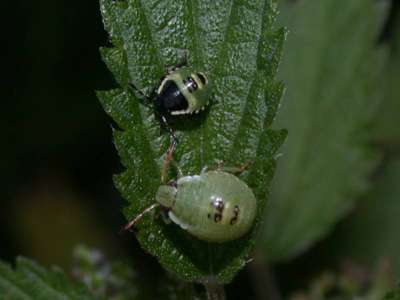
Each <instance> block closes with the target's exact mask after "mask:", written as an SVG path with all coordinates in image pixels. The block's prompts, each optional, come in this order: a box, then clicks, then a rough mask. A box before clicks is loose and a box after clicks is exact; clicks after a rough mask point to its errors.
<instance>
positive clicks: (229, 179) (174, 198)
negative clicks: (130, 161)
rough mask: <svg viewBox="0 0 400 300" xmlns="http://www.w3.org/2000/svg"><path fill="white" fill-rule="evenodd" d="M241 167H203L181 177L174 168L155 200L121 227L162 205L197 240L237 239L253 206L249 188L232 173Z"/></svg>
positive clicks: (249, 222)
mask: <svg viewBox="0 0 400 300" xmlns="http://www.w3.org/2000/svg"><path fill="white" fill-rule="evenodd" d="M227 170H229V172H228V171H227ZM243 170H244V168H217V169H215V170H208V169H203V171H202V172H201V173H200V174H199V175H194V176H182V174H181V172H180V171H179V169H178V178H177V180H176V181H173V182H170V183H169V184H165V183H163V184H162V185H161V186H160V187H159V188H158V191H157V193H156V196H155V200H156V202H155V203H154V204H153V205H151V206H150V207H149V208H147V209H145V210H144V211H143V212H142V213H141V214H139V215H138V216H137V217H136V218H135V219H134V220H132V221H131V222H129V223H128V224H127V225H126V227H125V229H129V228H130V227H132V226H134V225H135V224H136V223H137V222H138V221H139V220H140V219H141V218H142V217H143V215H144V214H146V213H147V212H149V211H151V210H153V209H155V208H157V207H162V208H164V209H165V210H166V211H167V212H168V216H169V218H170V219H171V220H172V221H173V222H174V223H176V224H178V225H179V226H180V227H181V228H182V229H184V230H186V231H188V232H189V233H190V234H192V235H193V236H195V237H197V238H199V239H201V240H204V241H208V242H215V243H223V242H227V241H231V240H235V239H238V238H240V237H242V236H243V235H245V234H246V233H247V232H248V231H249V230H250V229H251V227H252V225H253V223H254V219H255V215H256V209H257V201H256V198H255V196H254V193H253V191H252V190H251V189H250V188H249V187H248V186H247V184H246V183H245V182H244V181H242V180H241V179H239V178H238V177H237V176H235V175H233V174H232V172H235V173H236V172H241V171H243Z"/></svg>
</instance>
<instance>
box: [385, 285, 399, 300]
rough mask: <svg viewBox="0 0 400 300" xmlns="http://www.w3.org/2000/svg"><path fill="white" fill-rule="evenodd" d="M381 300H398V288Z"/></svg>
mask: <svg viewBox="0 0 400 300" xmlns="http://www.w3.org/2000/svg"><path fill="white" fill-rule="evenodd" d="M383 300H400V286H398V287H397V288H396V289H395V290H393V291H391V292H389V293H388V294H387V295H386V296H385V298H384V299H383Z"/></svg>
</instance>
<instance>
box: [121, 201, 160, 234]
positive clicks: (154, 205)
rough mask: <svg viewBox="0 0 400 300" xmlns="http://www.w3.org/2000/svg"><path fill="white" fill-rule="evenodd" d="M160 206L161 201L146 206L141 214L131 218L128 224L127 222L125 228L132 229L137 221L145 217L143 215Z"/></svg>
mask: <svg viewBox="0 0 400 300" xmlns="http://www.w3.org/2000/svg"><path fill="white" fill-rule="evenodd" d="M158 206H160V204H159V203H154V204H152V205H150V206H149V207H148V208H146V209H145V210H144V211H142V212H141V213H140V214H138V215H137V216H136V217H135V218H134V219H133V220H131V221H130V222H129V223H128V224H126V225H125V227H124V230H130V229H131V228H132V227H133V226H135V224H136V223H137V222H139V221H140V219H142V218H143V216H144V215H145V214H147V213H149V212H150V211H152V210H153V209H155V208H157V207H158Z"/></svg>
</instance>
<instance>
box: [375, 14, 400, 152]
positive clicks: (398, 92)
mask: <svg viewBox="0 0 400 300" xmlns="http://www.w3.org/2000/svg"><path fill="white" fill-rule="evenodd" d="M392 28H393V30H392V40H391V45H390V46H391V51H390V59H389V60H388V63H387V65H386V76H385V81H384V83H383V85H382V89H383V91H384V93H385V99H384V101H383V103H382V105H381V106H380V109H379V114H378V115H377V120H376V123H375V126H374V130H375V139H376V140H377V141H378V142H380V143H381V144H383V145H384V146H386V147H387V148H393V146H395V147H397V149H398V148H399V146H400V130H399V124H398V114H399V112H400V101H399V98H400V85H399V78H400V17H397V19H396V21H395V22H394V24H393V27H392Z"/></svg>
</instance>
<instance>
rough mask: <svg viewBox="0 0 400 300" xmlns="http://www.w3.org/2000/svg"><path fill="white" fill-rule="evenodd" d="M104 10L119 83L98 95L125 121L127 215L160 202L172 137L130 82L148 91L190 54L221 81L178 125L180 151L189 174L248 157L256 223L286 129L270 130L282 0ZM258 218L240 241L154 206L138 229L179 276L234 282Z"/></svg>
mask: <svg viewBox="0 0 400 300" xmlns="http://www.w3.org/2000/svg"><path fill="white" fill-rule="evenodd" d="M101 10H102V14H103V20H104V23H105V27H106V29H107V30H108V32H109V33H110V36H111V40H112V42H113V44H114V46H115V47H114V48H110V49H109V48H103V49H102V55H103V58H104V61H105V62H106V64H107V65H108V67H109V69H110V70H111V71H112V72H113V74H114V76H115V79H116V81H117V83H118V84H119V85H120V88H118V89H115V90H112V91H106V92H99V93H98V96H99V98H100V100H101V102H102V104H103V106H104V109H105V110H106V112H107V113H109V114H110V115H111V116H112V117H113V119H114V120H115V121H116V122H117V124H118V126H119V127H120V128H121V129H122V130H114V140H115V144H116V147H117V149H118V152H119V154H120V156H121V159H122V162H123V164H124V166H125V167H126V171H125V172H124V173H122V174H121V175H118V176H116V177H115V183H116V186H117V187H118V189H119V191H120V192H121V194H122V195H123V197H124V198H125V199H127V200H128V202H129V206H128V207H127V208H126V209H125V215H126V217H127V219H128V220H130V219H132V218H134V217H135V216H136V215H138V214H139V213H140V212H142V211H143V210H144V209H145V208H147V207H148V206H149V205H151V204H152V203H153V202H154V196H155V193H156V190H157V188H158V187H159V185H160V170H161V167H162V163H163V160H164V157H165V152H166V150H167V148H168V146H169V136H168V133H167V132H161V134H160V123H159V121H158V120H157V119H156V118H155V116H154V111H153V109H152V108H149V107H148V106H146V105H143V101H145V100H143V99H139V98H138V97H136V96H137V95H136V94H138V93H136V92H135V91H133V90H132V88H131V87H130V86H129V83H132V84H133V85H134V86H135V88H136V89H138V90H140V91H141V92H142V93H143V94H145V95H147V96H148V95H150V94H151V91H152V90H154V89H155V88H157V87H158V85H159V84H160V80H161V78H162V77H163V76H164V75H165V73H166V70H167V68H168V67H171V66H175V65H177V64H179V63H181V62H182V61H183V60H184V58H185V56H186V57H187V60H188V65H190V66H191V67H193V69H195V70H199V71H202V72H204V73H205V74H207V76H208V77H209V78H210V79H211V81H212V82H213V90H212V97H211V100H212V104H211V105H210V106H209V107H208V109H207V110H206V111H205V112H204V113H202V114H199V115H191V116H184V117H181V118H178V120H177V122H175V123H174V124H173V127H174V129H176V130H177V135H178V139H179V145H178V148H177V150H176V152H175V154H174V158H175V160H176V161H177V162H178V164H179V166H180V167H181V168H182V170H183V172H184V174H198V173H199V172H200V170H201V169H202V168H203V167H204V166H211V167H213V166H216V165H217V164H218V163H220V162H224V164H225V165H233V166H237V165H238V164H239V165H240V164H243V163H247V162H250V163H251V165H250V167H249V169H248V171H246V172H244V174H243V175H242V179H243V180H245V181H246V182H247V183H248V185H249V186H250V187H251V188H252V189H253V190H254V192H255V194H256V196H257V198H258V213H257V220H256V223H257V224H258V223H259V221H260V218H261V216H262V214H263V209H264V206H265V203H266V197H267V194H268V186H269V182H270V180H271V178H272V175H273V173H274V168H275V154H276V151H277V149H278V148H279V147H280V145H281V144H282V142H283V140H284V138H285V136H286V132H285V131H273V130H271V129H269V127H270V125H271V123H272V121H273V119H274V116H275V113H276V110H277V107H278V105H279V101H280V98H281V95H282V92H283V85H282V83H280V82H275V81H274V76H275V73H276V71H277V67H278V64H279V60H280V56H281V52H282V44H283V41H284V39H285V31H284V30H282V29H280V30H277V31H275V30H274V29H273V27H272V25H273V22H274V19H275V16H276V9H275V7H274V5H273V4H272V3H271V1H270V0H257V1H254V0H252V1H250V0H218V1H215V0H213V1H211V0H210V1H192V0H178V1H176V0H174V1H172V0H164V1H138V0H127V1H112V0H102V1H101ZM135 95H136V96H135ZM170 179H173V177H172V176H171V178H170ZM256 227H257V226H255V228H254V230H253V232H252V233H251V234H249V235H248V236H246V237H245V238H242V239H239V240H237V241H233V242H229V243H225V244H210V243H205V242H202V241H199V240H197V239H196V238H194V237H192V236H190V235H189V234H187V233H186V232H184V231H183V230H182V229H180V228H179V227H178V226H176V225H166V224H165V223H164V222H163V221H162V220H161V218H159V217H158V215H157V214H154V215H147V216H146V217H145V218H143V219H142V220H141V221H140V222H139V224H138V225H137V228H136V229H137V232H138V233H137V234H136V237H137V238H138V240H139V242H140V243H141V245H142V247H143V248H144V249H145V250H146V251H148V252H149V253H151V254H153V255H155V256H156V257H157V258H158V259H159V261H160V262H161V264H162V265H163V266H165V267H166V268H168V269H169V270H172V271H174V272H175V273H176V274H178V275H179V276H180V277H182V278H184V279H186V280H189V281H200V282H205V281H209V280H211V281H217V282H219V283H226V282H229V281H230V280H231V279H232V278H233V276H234V275H235V273H236V272H237V271H238V270H239V269H241V268H242V267H243V266H244V265H245V264H246V261H247V260H248V257H249V255H250V250H251V249H252V247H253V245H254V235H255V233H256Z"/></svg>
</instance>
